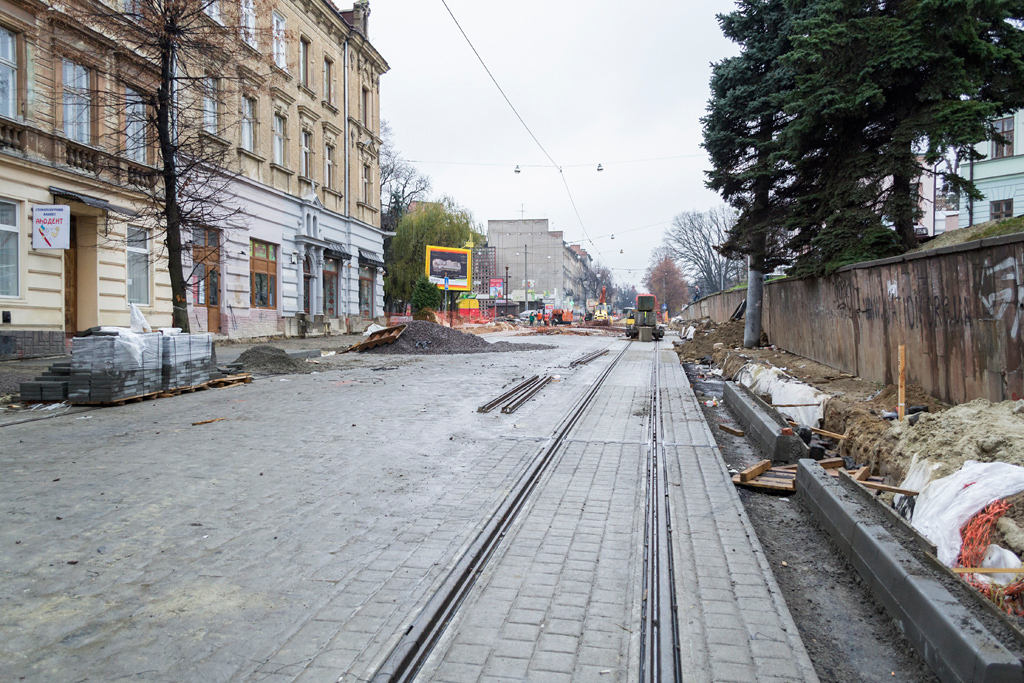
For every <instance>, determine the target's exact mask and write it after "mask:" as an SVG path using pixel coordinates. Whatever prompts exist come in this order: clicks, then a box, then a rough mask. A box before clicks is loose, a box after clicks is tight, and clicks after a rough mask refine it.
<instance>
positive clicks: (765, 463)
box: [739, 460, 772, 483]
mask: <svg viewBox="0 0 1024 683" xmlns="http://www.w3.org/2000/svg"><path fill="white" fill-rule="evenodd" d="M771 468H772V461H771V460H762V461H761V462H759V463H757V464H756V465H754V466H753V467H748V468H747V469H745V470H743V471H742V472H740V474H739V477H740V481H742V482H744V483H745V482H748V481H750V480H751V479H753V478H754V477H756V476H758V475H759V474H761V473H762V472H767V471H768V470H770V469H771Z"/></svg>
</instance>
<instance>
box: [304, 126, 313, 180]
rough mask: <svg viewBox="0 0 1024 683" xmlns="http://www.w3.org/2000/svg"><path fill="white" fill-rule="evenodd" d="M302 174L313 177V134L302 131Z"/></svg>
mask: <svg viewBox="0 0 1024 683" xmlns="http://www.w3.org/2000/svg"><path fill="white" fill-rule="evenodd" d="M302 175H304V176H305V177H307V178H312V177H313V134H312V133H310V132H309V131H308V130H304V131H302Z"/></svg>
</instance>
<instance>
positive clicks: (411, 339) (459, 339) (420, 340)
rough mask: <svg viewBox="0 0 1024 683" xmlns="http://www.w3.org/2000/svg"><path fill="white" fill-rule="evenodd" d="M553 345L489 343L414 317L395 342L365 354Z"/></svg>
mask: <svg viewBox="0 0 1024 683" xmlns="http://www.w3.org/2000/svg"><path fill="white" fill-rule="evenodd" d="M550 348H553V347H551V346H548V345H547V344H513V343H510V342H493V343H492V342H488V341H486V340H484V339H481V338H480V337H478V336H475V335H472V334H466V333H465V332H460V331H458V330H454V329H452V328H450V327H444V326H443V325H438V324H437V323H432V322H428V321H426V320H413V321H412V322H410V323H408V327H407V328H406V330H405V332H403V333H402V336H401V337H400V338H399V339H398V341H397V342H395V343H394V344H389V345H387V346H379V347H377V348H375V349H372V350H371V351H369V352H368V353H383V354H390V353H394V354H413V355H416V354H418V355H450V354H462V353H496V352H505V351H535V350H540V349H550Z"/></svg>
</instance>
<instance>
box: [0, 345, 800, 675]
mask: <svg viewBox="0 0 1024 683" xmlns="http://www.w3.org/2000/svg"><path fill="white" fill-rule="evenodd" d="M497 338H499V336H498V335H493V336H491V337H489V339H497ZM500 338H502V339H505V340H509V341H517V340H520V341H527V340H528V341H531V342H534V341H538V340H537V339H536V338H534V337H528V338H517V337H514V336H501V337H500ZM543 341H544V343H550V344H551V345H552V348H550V349H548V350H537V351H523V352H516V353H496V354H478V355H453V356H447V355H435V356H395V355H360V356H349V355H346V356H336V357H331V358H325V359H323V362H322V364H321V366H319V370H320V371H319V372H318V373H316V374H310V375H289V376H274V377H261V378H257V380H256V381H255V382H253V383H252V384H249V385H244V386H240V387H232V388H227V389H223V390H211V391H204V392H198V393H194V394H183V395H181V396H179V397H176V398H171V399H163V400H155V401H147V402H144V403H137V404H129V405H125V406H123V407H117V408H105V409H101V410H92V411H88V412H70V413H69V414H67V415H65V416H62V417H57V418H53V419H46V420H39V421H34V422H28V423H24V424H14V425H8V426H4V427H3V428H2V429H0V471H2V472H3V477H2V479H0V505H2V510H3V514H4V523H3V525H2V526H0V547H2V548H3V552H2V553H0V661H2V662H3V667H4V672H5V673H4V678H5V679H9V680H27V681H54V680H69V681H113V680H146V681H273V682H278V681H281V682H284V681H302V682H307V681H366V680H370V679H371V678H372V677H373V674H374V672H375V671H376V670H377V669H378V668H379V667H380V665H381V664H382V662H383V661H384V660H385V659H386V658H387V656H388V655H389V653H390V652H391V650H392V649H393V648H394V646H395V645H396V643H398V642H399V640H400V639H401V637H402V635H403V633H404V632H405V631H406V630H407V629H408V626H409V624H410V623H412V622H413V620H414V619H415V617H416V616H417V614H419V612H420V611H421V610H422V609H423V607H424V605H425V604H426V602H427V601H428V600H429V599H430V598H431V596H432V595H433V594H434V592H435V591H437V590H438V588H439V587H440V585H441V583H442V582H443V581H444V579H445V577H446V576H447V575H448V573H449V572H450V571H451V570H452V568H453V567H454V566H455V565H456V563H457V562H458V560H459V558H460V557H461V556H462V554H463V553H464V552H465V550H466V548H467V546H468V545H469V544H470V543H471V541H472V540H473V539H474V538H475V537H476V535H477V534H478V533H479V532H480V530H481V528H483V526H484V525H485V524H486V523H487V521H488V519H489V517H490V516H491V515H492V514H493V512H494V511H495V510H496V509H497V508H498V506H499V505H500V504H501V503H502V501H503V500H504V498H505V497H506V496H507V495H508V493H509V491H510V489H512V487H513V486H514V485H515V482H516V481H517V480H518V478H519V477H520V476H521V474H522V472H523V471H524V469H525V468H526V467H527V466H528V465H529V463H530V462H531V461H532V460H533V459H534V457H535V456H536V455H537V453H538V451H539V450H540V449H541V448H542V447H543V446H544V444H545V443H547V442H548V441H549V440H550V437H551V435H552V433H553V432H554V431H555V430H556V428H557V427H558V425H559V424H560V423H561V421H562V420H563V418H564V416H565V415H566V414H567V413H569V411H570V410H571V408H572V407H573V406H574V405H575V404H576V403H577V402H578V401H579V400H580V398H581V397H582V396H583V395H584V393H585V392H586V391H587V390H588V388H589V387H590V386H591V385H592V383H593V382H594V381H595V380H596V379H597V378H598V376H599V375H600V374H601V373H602V372H603V371H604V370H605V368H607V367H608V365H609V364H610V363H611V362H612V358H613V356H614V355H615V354H617V353H618V352H619V351H620V350H622V348H623V347H624V346H625V345H626V342H625V340H622V339H614V338H610V337H571V336H563V337H552V338H550V340H547V339H545V340H543ZM603 348H608V349H609V350H610V353H609V354H607V355H605V356H603V357H601V358H599V359H597V360H595V361H593V362H591V363H590V364H587V365H582V366H579V367H577V368H575V369H570V368H569V361H570V360H571V359H573V358H577V357H579V356H581V355H583V354H585V353H589V352H591V351H596V350H600V349H603ZM661 348H662V350H660V351H655V346H654V345H653V344H638V343H634V344H632V345H631V346H630V347H629V348H628V349H627V350H626V352H625V355H624V356H623V358H622V360H621V362H619V363H618V364H617V365H616V366H615V367H614V368H613V369H612V371H611V373H610V374H609V375H608V378H607V380H606V381H605V383H604V384H603V385H602V386H601V388H600V389H599V391H598V393H597V394H596V395H595V397H594V400H593V402H592V403H591V404H590V405H589V406H588V407H587V408H586V410H585V412H584V413H583V414H582V417H581V418H580V420H579V421H578V422H577V423H576V424H575V426H574V427H573V428H572V429H571V431H570V432H569V433H568V434H567V438H566V441H565V443H564V445H563V446H562V447H561V448H560V449H559V450H558V451H557V453H556V455H555V457H554V459H553V461H552V463H551V465H550V466H549V467H548V468H547V470H546V471H545V473H544V475H543V477H542V478H541V480H540V481H539V483H538V485H537V488H536V489H535V490H534V491H533V493H532V495H531V496H530V498H529V500H528V501H527V503H526V506H525V508H524V509H523V510H522V512H521V513H520V514H519V516H518V517H517V518H516V520H515V522H514V524H513V526H512V527H511V529H510V531H509V533H508V534H507V536H506V537H505V538H504V540H503V541H502V543H501V544H500V545H499V546H498V548H497V550H496V552H495V554H494V556H493V557H492V558H491V559H490V561H489V562H488V564H487V565H486V567H485V569H484V571H483V572H482V574H481V575H480V576H479V578H478V579H477V581H476V583H475V585H473V587H472V589H471V590H470V592H469V595H468V597H467V598H466V600H465V601H464V602H463V603H462V604H461V606H460V608H459V609H458V611H457V612H456V615H455V617H454V619H453V621H452V622H451V623H450V624H449V626H448V627H447V629H446V630H445V631H444V634H443V636H442V638H441V640H440V641H439V643H438V644H437V645H436V647H435V648H434V650H433V652H432V654H431V655H430V657H429V659H428V660H427V663H426V665H425V666H424V667H423V668H422V669H421V671H420V673H419V675H418V678H417V680H423V681H428V680H429V681H451V682H461V681H499V680H507V681H525V680H528V681H561V680H565V681H623V682H624V681H633V680H637V672H638V667H639V663H638V662H639V659H638V658H639V656H640V636H639V632H640V621H641V619H640V593H641V592H642V576H641V575H642V562H641V559H642V555H643V528H644V527H643V523H644V501H645V479H644V477H645V474H644V458H645V457H646V456H645V453H646V450H645V443H646V442H645V438H646V437H645V428H646V425H647V420H648V405H649V402H650V379H651V368H652V363H657V365H658V368H659V372H660V376H661V397H660V398H661V401H662V405H663V411H664V413H663V415H662V420H663V425H664V435H663V439H662V440H663V444H664V448H665V455H666V462H667V467H668V472H667V479H668V483H669V486H668V498H669V505H670V509H671V511H672V519H671V523H672V527H673V530H674V533H673V544H674V545H673V548H672V552H673V554H674V557H675V585H676V593H677V595H678V596H679V622H680V657H681V659H682V665H683V670H684V671H685V672H686V679H687V680H695V681H753V680H757V681H793V680H808V681H814V680H816V676H815V674H814V670H813V668H812V667H811V663H810V660H809V659H808V657H807V654H806V652H805V650H804V647H803V644H802V642H801V640H800V637H799V635H798V633H797V631H796V628H795V626H794V624H793V621H792V619H791V617H790V614H789V611H788V609H787V607H786V605H785V603H784V602H783V600H782V598H781V595H780V593H779V589H778V586H777V585H776V583H775V579H774V577H773V576H772V573H771V571H770V569H769V567H768V565H767V562H766V561H765V559H764V554H763V552H762V551H761V547H760V545H759V543H758V541H757V539H756V537H755V536H754V533H753V530H752V528H751V525H750V522H749V520H748V519H747V517H746V513H745V512H744V509H743V507H742V506H741V504H740V502H739V498H738V496H737V494H736V492H735V490H734V488H733V485H732V483H731V481H730V479H729V475H728V472H727V470H726V467H725V465H724V463H723V461H722V459H721V457H720V454H719V453H718V449H717V446H715V441H714V439H713V437H712V435H711V433H710V430H709V429H708V427H707V424H706V423H705V422H704V419H703V417H702V414H701V412H700V410H699V407H698V405H697V402H696V399H695V397H694V395H693V392H692V390H691V389H690V387H689V384H688V381H687V379H686V376H685V373H684V372H683V369H682V367H681V366H680V365H679V362H678V360H677V358H676V356H675V354H674V353H672V352H671V351H669V350H664V346H662V347H661ZM543 372H548V373H555V374H558V375H560V378H559V381H556V382H552V383H551V384H549V385H547V386H546V387H545V388H544V390H543V391H542V392H541V393H540V394H538V395H537V396H536V397H535V398H533V399H532V400H531V401H529V402H528V403H526V404H525V405H524V406H523V407H522V408H520V409H519V411H518V412H516V413H514V414H511V415H504V414H501V413H500V411H498V410H495V411H493V412H491V413H487V414H482V413H478V412H476V408H477V406H479V405H480V404H482V403H484V402H486V401H487V400H489V399H491V398H493V397H495V396H497V395H498V394H500V393H501V392H502V391H504V390H507V389H508V388H511V386H512V385H513V384H515V383H516V382H518V381H520V380H521V379H522V378H524V377H528V376H530V375H532V374H535V373H543ZM221 417H223V418H226V419H224V420H222V421H219V422H214V423H210V424H205V425H197V426H193V424H192V423H194V422H198V421H201V420H208V419H213V418H221Z"/></svg>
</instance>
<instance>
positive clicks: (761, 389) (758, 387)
mask: <svg viewBox="0 0 1024 683" xmlns="http://www.w3.org/2000/svg"><path fill="white" fill-rule="evenodd" d="M736 381H737V382H739V383H740V384H742V385H743V386H745V387H747V388H748V389H750V390H751V391H753V392H754V393H755V394H757V395H758V396H771V399H772V403H773V404H775V405H779V404H800V405H799V406H798V407H794V408H783V407H780V408H776V410H778V411H779V412H780V413H782V414H783V415H785V416H786V417H788V418H790V419H791V420H793V421H794V422H797V423H799V424H803V425H808V426H810V427H820V426H821V422H822V420H824V418H825V402H826V401H827V400H828V399H829V398H830V395H829V394H826V393H825V392H823V391H818V390H817V389H815V388H814V387H812V386H811V385H810V384H804V383H803V382H800V381H798V380H795V379H793V378H792V377H790V376H789V375H787V374H786V373H784V372H783V371H782V370H780V369H778V368H774V367H771V366H769V365H760V364H758V363H747V364H746V365H744V366H743V367H742V368H740V371H739V372H737V373H736ZM803 404H811V405H803Z"/></svg>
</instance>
